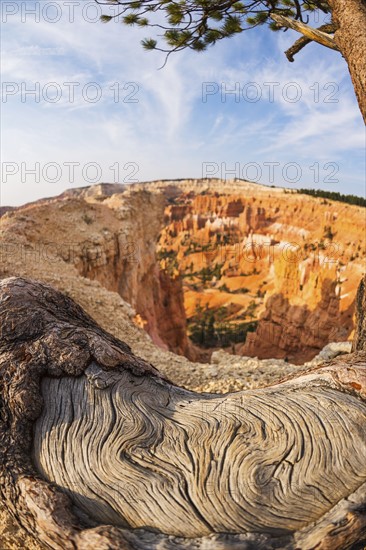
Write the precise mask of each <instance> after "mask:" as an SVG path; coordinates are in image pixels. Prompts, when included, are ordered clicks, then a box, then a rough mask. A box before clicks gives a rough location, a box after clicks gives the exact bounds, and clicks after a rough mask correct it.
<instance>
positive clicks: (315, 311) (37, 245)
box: [0, 180, 366, 363]
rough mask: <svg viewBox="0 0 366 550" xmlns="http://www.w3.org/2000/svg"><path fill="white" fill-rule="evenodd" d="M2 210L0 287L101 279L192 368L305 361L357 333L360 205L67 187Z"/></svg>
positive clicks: (223, 185) (251, 187)
mask: <svg viewBox="0 0 366 550" xmlns="http://www.w3.org/2000/svg"><path fill="white" fill-rule="evenodd" d="M3 212H5V214H4V215H3V216H2V218H1V234H2V245H1V249H0V251H1V255H2V263H1V268H0V269H1V272H0V276H1V277H4V276H9V275H26V276H34V277H37V278H41V279H42V278H44V279H45V278H47V277H48V276H51V275H52V277H54V276H58V277H60V278H64V277H70V278H71V277H77V276H79V277H83V278H87V279H90V280H93V281H96V282H98V283H100V285H101V286H102V287H104V288H105V289H107V290H109V291H113V292H117V293H118V294H119V295H120V296H121V297H122V298H123V299H124V300H125V301H126V302H128V303H129V304H131V305H132V307H133V308H134V310H135V311H136V314H135V315H134V322H135V324H136V325H137V326H140V327H142V328H144V329H145V331H146V332H148V333H149V334H150V336H151V338H152V339H153V341H154V342H155V343H156V344H157V345H159V346H160V347H161V348H163V349H168V350H171V351H174V352H176V353H178V354H181V355H186V356H187V357H190V358H191V359H195V360H203V359H205V358H207V356H208V354H209V353H210V352H211V350H212V349H213V348H220V347H226V348H228V349H229V351H231V352H234V353H236V354H240V355H249V356H258V357H260V358H267V357H274V358H283V359H287V360H289V361H291V362H296V363H300V362H302V361H305V360H309V359H311V357H313V356H314V355H316V353H318V351H319V350H320V349H321V348H322V347H324V346H325V345H326V344H327V343H328V342H331V341H344V340H347V339H349V338H351V336H352V332H353V327H354V301H355V295H356V289H357V286H358V283H359V281H360V279H361V277H362V274H363V272H364V269H365V261H366V244H365V232H364V227H365V209H364V208H361V207H357V206H352V205H349V204H345V203H340V202H334V201H330V200H326V199H319V198H313V197H310V196H307V195H300V194H297V193H293V192H290V191H289V190H286V189H281V188H272V187H266V186H263V185H257V184H252V183H249V182H240V181H231V182H230V181H228V182H224V181H221V180H208V181H207V180H181V181H159V182H150V183H144V184H142V183H141V184H134V185H131V186H126V185H118V184H101V185H95V186H91V187H86V188H78V189H71V190H69V191H66V192H65V193H63V194H62V195H60V196H59V197H55V198H52V199H42V200H40V201H37V202H35V203H32V204H29V205H25V206H23V207H20V208H16V209H10V210H8V211H7V209H6V208H4V209H3ZM111 323H113V319H111ZM187 332H188V334H189V335H190V337H191V339H190V338H188V336H187ZM192 341H193V342H194V344H193V343H192Z"/></svg>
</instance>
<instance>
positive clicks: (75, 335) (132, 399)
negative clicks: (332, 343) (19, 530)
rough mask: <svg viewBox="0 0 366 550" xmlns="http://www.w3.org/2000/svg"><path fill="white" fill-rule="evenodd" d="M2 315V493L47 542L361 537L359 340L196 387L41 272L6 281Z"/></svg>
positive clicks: (174, 545)
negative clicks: (275, 373)
mask: <svg viewBox="0 0 366 550" xmlns="http://www.w3.org/2000/svg"><path fill="white" fill-rule="evenodd" d="M360 303H363V302H362V301H361V302H360ZM0 326H1V331H2V333H1V339H0V479H1V485H0V494H1V497H2V499H3V501H4V502H5V504H6V506H7V508H8V510H9V512H10V513H11V514H12V515H13V516H14V517H15V518H17V519H18V521H19V522H20V523H21V524H22V525H23V526H24V527H25V528H26V529H27V530H28V531H29V532H30V533H31V534H33V535H34V536H35V537H36V538H37V539H38V540H40V541H41V542H42V543H43V544H45V545H46V546H48V547H50V548H52V549H61V548H62V549H70V550H71V549H72V550H75V549H80V550H83V549H85V550H86V549H89V548H92V547H96V548H98V549H99V548H101V549H107V548H108V549H122V550H123V549H131V550H158V549H159V550H165V549H166V550H179V549H181V550H183V549H188V548H190V549H192V548H194V549H196V550H199V549H201V550H204V549H207V548H210V549H211V548H212V549H213V550H216V549H217V550H219V549H222V550H224V549H225V550H231V549H232V550H238V549H240V550H254V549H255V550H265V549H266V550H271V549H273V550H274V549H282V550H295V549H297V550H301V549H302V550H310V549H311V548H315V547H316V548H317V549H319V550H321V549H323V550H325V549H332V550H337V549H339V550H346V549H351V548H352V547H353V546H354V545H355V544H356V543H359V542H360V541H362V540H364V539H365V537H366V514H365V509H366V433H365V426H366V352H365V351H356V352H355V353H354V354H351V355H349V356H341V357H340V358H338V359H336V360H334V361H332V362H330V363H327V364H326V365H323V366H320V367H317V368H315V369H311V370H308V371H305V372H303V373H301V374H299V375H296V376H293V377H289V378H287V379H286V380H284V381H282V382H281V383H279V384H275V385H272V386H270V387H268V388H263V389H260V390H251V391H243V392H238V393H234V394H226V395H213V394H203V395H200V394H196V393H194V392H190V391H187V390H184V389H182V388H179V387H176V386H174V385H173V384H171V383H170V382H169V381H168V380H166V379H165V378H163V377H162V376H161V375H160V374H159V372H158V371H157V370H156V369H155V368H154V367H153V366H152V365H150V364H149V363H147V362H146V361H144V360H142V359H140V358H138V357H136V356H135V355H133V354H132V352H131V350H130V348H129V347H128V346H127V345H126V344H125V343H123V342H121V341H119V340H117V339H115V338H114V337H113V336H111V335H110V334H108V333H106V332H105V331H103V330H102V329H101V328H100V327H99V326H98V325H97V324H96V323H95V322H94V321H93V320H92V319H91V318H90V317H89V316H88V315H86V313H85V312H84V311H83V310H82V309H81V308H80V307H79V306H77V305H76V304H75V303H74V302H73V301H72V300H71V299H69V298H67V297H66V296H64V295H63V294H61V293H60V292H58V291H56V290H54V289H52V288H51V287H49V286H47V285H45V284H43V283H39V282H35V281H30V280H26V279H22V278H11V279H6V280H3V281H1V282H0ZM356 348H357V349H359V348H358V346H356Z"/></svg>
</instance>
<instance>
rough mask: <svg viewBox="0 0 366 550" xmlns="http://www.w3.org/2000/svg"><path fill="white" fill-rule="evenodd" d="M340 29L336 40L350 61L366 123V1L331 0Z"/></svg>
mask: <svg viewBox="0 0 366 550" xmlns="http://www.w3.org/2000/svg"><path fill="white" fill-rule="evenodd" d="M327 1H328V4H329V6H330V8H331V10H332V18H333V22H334V23H335V24H336V25H337V27H338V30H337V31H336V33H335V35H334V41H335V42H336V44H337V45H338V47H339V49H340V51H341V53H342V55H343V57H344V58H345V60H346V61H347V64H348V68H349V72H350V75H351V78H352V83H353V86H354V89H355V92H356V96H357V99H358V104H359V107H360V110H361V113H362V116H363V119H364V121H365V123H366V3H365V0H327Z"/></svg>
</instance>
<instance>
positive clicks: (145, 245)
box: [1, 185, 196, 359]
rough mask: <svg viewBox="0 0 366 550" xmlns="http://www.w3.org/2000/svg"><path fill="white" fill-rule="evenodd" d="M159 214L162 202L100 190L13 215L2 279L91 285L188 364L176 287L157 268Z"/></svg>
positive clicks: (5, 229)
mask: <svg viewBox="0 0 366 550" xmlns="http://www.w3.org/2000/svg"><path fill="white" fill-rule="evenodd" d="M164 206H165V198H164V196H163V195H162V194H155V193H150V192H148V191H145V190H143V189H142V190H136V191H134V190H132V189H130V188H126V187H124V186H119V185H107V186H103V185H102V186H100V185H99V186H94V187H91V188H84V189H73V190H70V191H68V192H65V193H63V194H62V195H61V196H60V197H57V198H56V199H49V200H42V201H39V202H36V203H33V204H31V205H27V206H25V207H21V208H19V209H16V210H14V211H13V212H11V213H9V214H8V215H6V216H4V217H3V218H2V224H1V228H2V242H3V245H2V249H1V252H2V260H3V262H2V273H3V274H6V275H16V274H22V273H23V274H30V275H31V276H32V270H33V269H34V267H35V264H36V265H37V264H38V267H40V266H43V269H42V271H43V272H44V274H46V273H50V272H54V273H57V274H59V276H60V277H64V276H67V275H66V272H67V271H70V270H71V271H72V272H73V273H75V272H76V273H78V274H79V275H80V276H82V277H87V278H88V279H91V280H95V281H98V282H99V283H100V284H101V285H102V286H103V287H104V288H106V289H107V290H110V291H114V292H117V293H118V294H119V295H120V296H121V297H122V298H123V299H125V300H126V301H127V302H128V303H129V304H131V305H132V307H133V308H134V309H135V310H136V316H135V318H134V321H135V323H136V324H137V325H139V326H141V327H143V328H144V329H145V330H146V331H147V332H148V333H149V334H150V336H151V338H152V340H153V342H154V343H156V344H157V345H159V346H160V347H162V348H163V349H167V350H168V349H169V350H171V351H174V352H175V353H178V354H182V355H186V356H187V357H189V358H192V359H193V358H195V357H196V353H195V351H194V346H192V345H191V344H190V342H189V340H188V338H187V331H186V317H185V312H184V306H183V291H182V282H181V279H180V277H178V276H171V277H170V276H169V275H168V274H167V273H166V272H163V271H161V270H160V267H159V263H158V262H157V260H156V242H157V239H158V236H159V232H160V230H161V226H162V223H163V212H164ZM65 264H66V265H65ZM16 266H18V267H16ZM19 271H20V272H19ZM29 271H30V273H29ZM24 272H25V273H24ZM111 323H113V319H111Z"/></svg>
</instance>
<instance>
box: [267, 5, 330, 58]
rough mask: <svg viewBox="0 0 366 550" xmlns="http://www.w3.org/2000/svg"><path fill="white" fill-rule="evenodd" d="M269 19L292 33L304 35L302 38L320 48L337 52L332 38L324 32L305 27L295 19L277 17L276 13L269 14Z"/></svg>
mask: <svg viewBox="0 0 366 550" xmlns="http://www.w3.org/2000/svg"><path fill="white" fill-rule="evenodd" d="M271 19H273V21H275V23H277V24H278V25H279V26H281V27H287V28H288V29H293V30H294V31H297V32H299V33H301V34H302V35H304V37H305V38H307V39H308V40H310V41H314V42H317V43H318V44H321V45H322V46H325V47H327V48H330V49H332V50H336V51H338V52H339V48H338V46H337V44H336V43H335V42H334V40H333V38H332V37H331V36H330V35H329V34H327V33H326V32H323V31H321V30H319V29H314V28H313V27H310V26H309V25H305V23H302V22H301V21H296V20H295V19H291V18H290V17H285V16H284V15H279V14H278V13H271ZM304 45H305V44H304ZM302 47H304V46H302ZM300 49H301V48H300Z"/></svg>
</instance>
